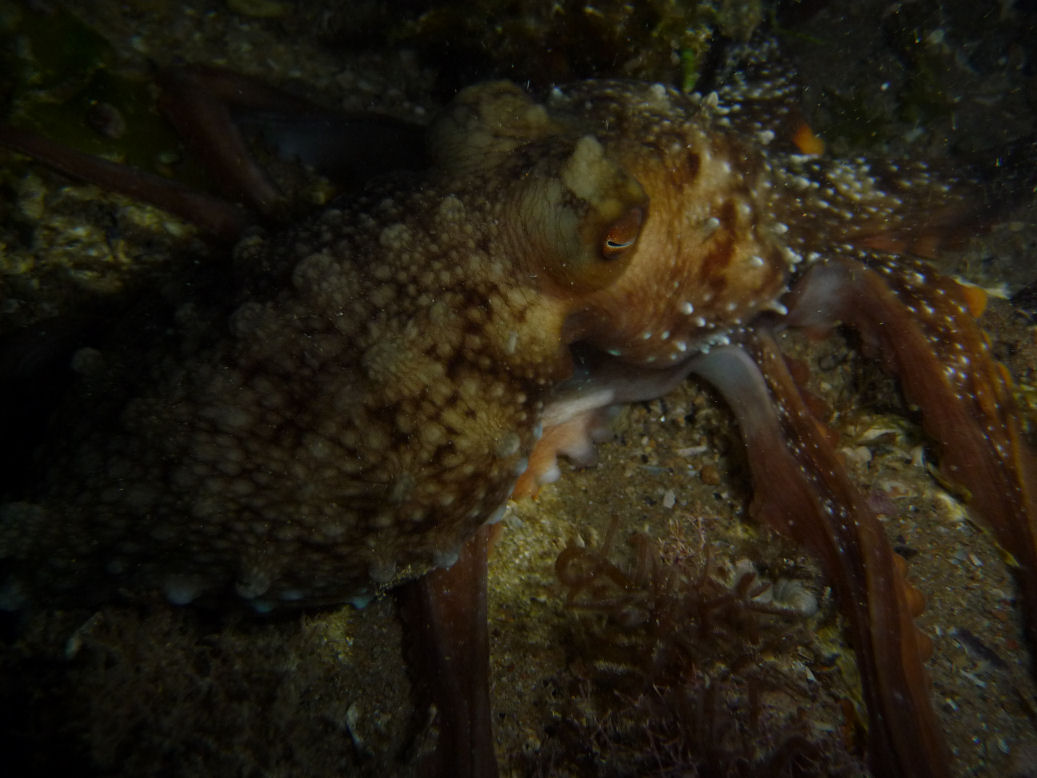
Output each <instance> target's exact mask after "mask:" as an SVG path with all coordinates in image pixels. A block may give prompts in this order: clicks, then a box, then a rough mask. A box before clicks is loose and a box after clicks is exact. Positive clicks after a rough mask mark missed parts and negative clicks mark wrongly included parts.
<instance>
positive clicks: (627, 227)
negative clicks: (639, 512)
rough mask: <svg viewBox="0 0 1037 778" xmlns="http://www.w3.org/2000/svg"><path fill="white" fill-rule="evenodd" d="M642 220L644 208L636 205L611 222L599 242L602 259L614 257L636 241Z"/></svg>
mask: <svg viewBox="0 0 1037 778" xmlns="http://www.w3.org/2000/svg"><path fill="white" fill-rule="evenodd" d="M643 221H644V209H643V208H641V207H640V206H637V207H634V208H631V209H630V210H628V211H627V212H626V213H625V214H623V215H622V216H620V217H619V218H618V219H616V220H615V221H614V222H612V224H610V225H609V226H608V229H607V230H605V237H604V239H603V240H602V242H601V256H602V259H606V260H611V259H616V258H617V257H619V256H621V255H622V254H623V252H625V251H626V250H627V249H629V248H631V247H632V246H633V245H634V244H635V243H637V236H638V235H639V234H640V233H641V223H642V222H643Z"/></svg>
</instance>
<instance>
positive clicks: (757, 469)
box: [692, 330, 948, 776]
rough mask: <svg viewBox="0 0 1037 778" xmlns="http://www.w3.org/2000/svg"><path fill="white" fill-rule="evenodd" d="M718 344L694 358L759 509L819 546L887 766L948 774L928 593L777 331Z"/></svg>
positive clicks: (874, 750) (881, 762)
mask: <svg viewBox="0 0 1037 778" xmlns="http://www.w3.org/2000/svg"><path fill="white" fill-rule="evenodd" d="M750 347H751V351H752V352H753V353H752V354H751V355H750V354H749V353H747V352H746V351H745V350H743V349H741V348H738V347H725V348H721V349H715V350H714V351H712V352H710V353H709V354H708V355H705V356H702V357H700V358H698V359H696V360H695V361H694V364H693V366H692V370H693V372H694V373H696V374H698V375H699V376H701V377H702V378H704V379H706V380H707V381H709V382H710V383H711V384H713V385H714V386H715V387H716V388H717V389H718V390H719V391H720V392H721V394H722V395H723V396H724V399H725V400H726V401H727V403H728V404H729V405H730V406H731V408H732V410H733V411H734V413H735V416H736V417H737V419H738V424H739V428H740V429H741V433H742V438H743V442H744V444H745V448H746V452H747V455H748V459H749V466H750V470H751V474H752V480H753V490H754V498H753V503H752V506H751V512H752V513H753V515H754V516H756V518H757V519H758V520H760V521H762V522H763V523H764V524H766V525H768V526H770V527H771V528H773V529H775V530H777V531H778V532H780V533H782V534H783V535H786V536H788V537H790V538H791V539H793V540H794V541H796V542H798V543H800V544H802V545H803V546H805V547H806V548H807V549H809V550H810V551H811V552H812V553H813V554H814V555H815V556H817V557H818V558H819V559H820V560H821V562H822V564H823V566H824V568H825V571H826V574H827V576H828V579H829V580H830V581H831V582H832V586H833V588H834V589H835V591H836V594H837V597H838V600H839V603H840V606H841V609H842V612H843V614H844V616H845V617H846V619H847V621H848V623H849V630H850V636H851V640H852V643H853V646H854V649H855V651H856V653H857V665H858V668H859V670H860V674H861V684H862V689H863V693H864V697H865V700H866V703H867V706H868V716H869V742H870V758H871V762H872V765H873V768H874V770H875V772H876V774H878V775H910V776H939V775H946V774H948V766H947V765H948V759H947V752H946V747H945V745H944V742H943V738H942V735H941V730H940V727H939V726H938V724H937V721H936V717H935V714H934V712H933V710H932V706H931V704H930V693H929V684H928V679H927V676H926V673H925V669H924V666H923V661H924V658H925V655H926V654H927V653H928V650H929V642H928V639H927V638H926V637H925V636H924V635H922V634H921V633H920V632H919V630H918V629H917V628H916V627H915V625H914V621H913V617H914V616H915V615H917V613H918V612H919V611H920V610H921V596H920V594H919V593H918V592H917V590H915V589H913V587H911V586H910V584H909V583H908V582H907V580H906V578H905V576H904V569H903V560H901V559H900V558H899V557H898V556H897V555H896V554H895V553H894V552H893V550H892V547H891V546H890V544H889V541H888V540H887V538H886V536H885V533H884V531H883V528H882V526H881V523H880V522H879V520H878V517H877V516H876V515H875V514H874V513H873V512H872V511H871V509H870V508H868V507H867V503H866V500H865V498H864V496H863V495H862V494H861V493H860V492H859V491H858V490H857V489H856V488H855V487H854V485H853V484H852V483H851V481H850V480H849V478H848V476H847V474H846V472H845V470H844V469H843V466H842V463H841V462H840V460H839V456H838V454H837V452H836V451H835V449H834V448H833V446H832V444H831V442H830V435H829V434H828V431H827V430H826V428H825V427H824V425H823V424H822V423H821V422H820V421H819V420H818V419H817V418H816V417H815V416H814V414H813V413H812V412H811V410H810V408H809V406H808V404H807V402H806V401H805V399H804V397H803V396H802V394H801V393H800V391H799V389H798V388H797V387H796V384H795V382H794V380H793V378H792V376H791V374H790V372H789V370H788V367H787V365H786V363H785V360H784V357H783V356H782V355H781V352H780V350H779V348H778V346H777V344H776V342H775V341H774V340H773V338H772V337H771V336H770V334H769V333H767V332H766V331H764V330H761V331H760V332H759V333H758V334H757V335H756V336H755V338H754V340H753V342H752V343H751V344H750Z"/></svg>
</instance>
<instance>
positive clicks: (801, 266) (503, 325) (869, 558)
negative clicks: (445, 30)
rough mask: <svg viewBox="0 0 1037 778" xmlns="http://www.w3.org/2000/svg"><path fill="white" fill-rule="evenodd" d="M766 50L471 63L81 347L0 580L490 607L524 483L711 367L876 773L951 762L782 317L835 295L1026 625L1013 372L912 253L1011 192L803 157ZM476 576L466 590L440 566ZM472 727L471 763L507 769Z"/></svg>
mask: <svg viewBox="0 0 1037 778" xmlns="http://www.w3.org/2000/svg"><path fill="white" fill-rule="evenodd" d="M770 54H773V51H772V50H771V49H769V48H768V47H762V48H758V49H755V50H753V51H751V52H749V53H745V54H743V59H742V60H740V61H739V63H738V66H737V70H736V71H734V70H733V72H732V76H731V78H730V79H729V81H728V82H727V83H726V84H725V85H724V86H722V87H720V88H719V89H718V90H717V91H716V92H713V93H710V94H709V95H700V94H684V93H681V92H680V91H678V90H675V89H673V88H671V87H668V86H665V85H661V84H648V83H640V82H631V81H614V80H598V81H586V82H579V83H573V84H569V85H564V86H560V87H557V88H555V89H553V90H551V91H550V92H549V93H548V94H547V95H546V96H544V97H543V98H542V99H539V98H536V97H533V96H531V95H530V94H529V93H527V92H526V91H524V90H523V89H521V88H520V87H518V86H516V85H514V84H512V83H508V82H490V83H483V84H478V85H475V86H472V87H469V88H467V89H465V90H463V91H462V92H461V93H460V94H459V95H458V96H457V97H456V98H455V99H454V100H453V102H452V103H451V104H450V105H449V106H448V107H447V108H446V109H445V110H444V111H443V112H442V114H441V115H440V116H439V117H438V118H437V119H436V120H435V121H434V122H433V124H432V125H431V126H430V127H429V129H428V131H427V144H428V149H429V152H428V153H429V159H430V160H431V162H430V164H429V166H428V168H427V169H425V170H423V171H421V172H420V173H417V174H413V175H405V174H397V175H390V176H387V177H384V178H380V179H378V180H376V181H373V182H371V183H370V184H369V185H368V186H366V187H365V188H364V189H363V190H362V191H361V192H359V193H356V194H354V195H351V196H349V197H348V198H346V199H343V200H341V201H337V202H335V203H333V204H331V205H330V206H329V207H327V208H325V209H324V210H322V211H321V212H320V213H318V214H317V215H315V216H313V217H312V218H310V219H309V220H307V221H305V222H304V223H301V224H299V225H296V226H294V227H293V228H291V229H288V230H286V231H283V232H281V233H278V234H267V233H265V232H261V231H254V232H251V233H248V234H247V235H246V236H245V237H244V238H243V239H242V240H241V241H240V243H239V244H238V245H237V247H236V249H235V251H234V259H233V275H234V280H235V283H234V284H233V286H232V287H230V288H223V289H220V290H219V294H218V295H214V296H212V297H213V299H210V300H207V302H205V303H198V304H192V305H189V306H185V307H184V308H182V309H180V310H178V311H177V312H176V315H175V318H174V323H173V324H172V325H170V326H168V327H166V328H165V330H164V331H163V332H162V334H161V335H159V336H156V337H155V339H154V343H152V344H149V345H148V347H147V349H146V353H145V354H143V355H141V354H139V353H134V354H133V355H132V356H120V355H117V354H109V353H102V352H97V351H90V352H88V353H83V354H79V355H77V361H78V362H79V363H80V364H79V368H78V369H79V372H80V376H81V377H80V382H81V384H82V386H81V389H80V391H81V392H82V393H83V394H84V395H85V396H86V397H88V398H91V399H92V401H93V403H94V405H95V406H96V413H94V414H83V413H77V414H75V415H74V416H71V417H62V418H61V421H62V427H61V436H60V440H58V441H55V442H54V443H53V444H52V445H51V446H50V448H48V449H47V453H46V456H47V461H48V463H49V466H48V468H47V470H46V472H45V473H44V474H43V476H42V478H41V479H40V481H39V482H38V483H36V484H33V485H32V487H31V488H29V489H27V490H26V492H25V494H23V495H20V496H19V499H17V500H15V501H11V502H8V503H7V504H5V505H3V506H2V507H0V560H2V563H3V571H4V573H5V575H6V576H7V577H6V581H5V583H4V586H3V601H4V604H5V605H6V606H7V607H9V608H17V607H23V606H24V605H25V604H26V603H29V602H33V601H41V600H42V601H50V602H99V601H104V600H107V599H111V598H115V597H119V596H127V593H128V594H129V596H133V595H134V594H138V595H142V594H143V593H147V592H153V591H159V592H162V593H163V594H164V596H165V598H166V599H168V601H170V602H171V603H175V604H179V605H187V604H196V605H199V606H214V607H224V606H225V605H226V604H228V603H230V604H232V605H233V604H240V605H244V606H246V607H247V608H248V609H250V610H253V611H256V612H259V613H266V612H270V611H272V610H275V609H284V608H288V607H291V608H300V607H315V606H321V605H327V604H337V603H344V602H352V603H354V604H356V605H363V604H365V603H366V602H368V601H370V599H371V598H372V597H375V596H377V595H378V594H380V593H382V592H385V591H387V590H389V589H393V588H395V587H398V586H400V585H402V584H405V583H406V582H408V581H412V580H414V579H419V578H420V579H422V580H423V581H429V582H432V583H431V586H430V589H431V590H432V591H438V592H439V596H438V599H437V598H436V597H433V598H432V601H431V602H430V603H425V604H424V605H419V606H418V607H419V608H420V607H424V608H426V609H427V610H428V611H429V612H431V613H433V614H435V613H437V612H438V611H437V608H444V607H445V608H446V611H448V613H447V615H441V616H435V615H432V616H428V617H427V618H428V620H429V621H435V620H436V619H437V618H439V619H441V620H442V621H443V622H444V623H446V624H448V625H453V627H454V628H455V630H457V629H460V630H462V631H463V630H468V629H477V628H478V625H477V624H476V625H473V624H471V623H468V622H471V621H472V620H473V619H474V621H476V622H477V621H478V620H479V619H480V618H483V619H484V618H485V616H484V612H483V611H481V610H480V606H479V605H478V603H476V605H475V606H472V605H471V603H472V600H473V598H474V599H475V600H476V601H477V600H478V598H479V594H478V592H479V587H480V586H481V587H485V554H486V546H487V543H488V535H489V528H491V527H492V526H493V525H494V524H495V523H497V522H498V521H499V519H500V518H501V516H502V515H503V513H504V512H505V510H506V508H507V505H508V502H509V499H511V497H512V495H514V494H516V493H518V494H524V493H530V492H534V491H536V490H537V489H538V488H540V487H541V486H543V484H545V483H548V482H550V481H551V480H553V479H554V478H555V477H556V476H557V464H556V459H557V457H558V456H559V455H568V456H573V457H575V458H583V457H585V456H586V455H587V451H588V449H589V447H590V446H591V445H592V443H591V440H592V438H593V437H594V435H595V434H596V431H597V430H598V428H599V427H600V424H601V419H602V415H603V413H604V411H605V410H607V409H609V408H610V407H613V406H615V405H617V404H621V403H629V402H633V401H638V400H644V399H649V398H653V397H658V396H660V395H663V394H665V393H666V392H668V391H670V390H671V389H672V388H673V387H674V386H675V385H676V384H678V383H679V382H681V381H683V380H684V379H685V378H686V377H687V376H689V375H692V376H696V377H698V378H699V379H701V380H703V381H705V382H706V383H708V384H709V385H710V386H712V387H714V388H715V390H716V391H717V392H718V393H719V395H720V396H722V397H723V399H724V400H725V401H726V403H727V404H728V405H729V406H730V408H731V410H732V411H733V413H734V416H735V418H736V419H737V423H738V426H739V429H740V434H741V436H742V439H743V441H744V446H745V453H746V458H747V461H748V464H749V469H750V472H751V478H752V487H753V493H754V498H753V502H752V505H751V508H750V512H751V514H752V515H753V516H754V517H755V518H756V519H757V520H758V521H760V522H761V523H762V524H764V525H765V526H767V527H769V528H771V529H772V530H773V531H775V532H777V533H779V534H781V535H784V536H786V537H788V538H790V539H791V540H793V541H795V542H796V543H798V544H800V545H802V546H803V547H804V548H806V549H807V550H808V551H810V552H811V553H812V554H813V555H815V556H816V557H817V559H818V560H819V561H820V564H821V565H822V568H823V570H824V572H825V574H826V576H827V579H828V581H829V582H830V585H831V586H832V587H833V590H834V591H835V593H836V596H837V599H838V602H839V605H840V609H841V612H842V614H843V616H844V618H845V621H846V624H847V629H848V632H849V635H850V642H851V644H852V646H853V648H854V650H855V652H856V656H857V663H858V668H859V672H860V676H861V689H862V694H863V696H864V698H865V702H866V704H867V710H868V717H869V722H868V748H869V754H870V761H871V765H872V769H873V770H874V771H875V773H876V774H882V775H912V776H923V775H925V776H928V775H944V774H947V773H948V771H949V757H948V751H947V747H946V745H945V743H944V741H943V737H942V735H941V732H940V728H939V726H938V724H937V721H936V717H935V714H934V712H933V709H932V703H931V700H930V697H931V695H930V689H929V685H928V681H927V677H926V671H925V666H924V662H925V659H926V658H927V656H928V655H929V653H930V651H931V646H930V643H929V641H928V639H927V638H926V636H925V635H924V634H923V633H922V632H921V631H920V630H919V629H918V628H917V627H916V625H915V622H914V619H915V617H916V616H917V615H918V614H919V613H920V612H921V610H922V607H923V602H924V600H923V597H922V595H921V593H920V592H919V591H918V590H917V589H915V587H913V586H912V585H911V583H910V580H909V574H908V567H907V564H906V563H905V561H904V560H903V559H902V558H901V557H899V556H898V555H897V554H896V553H895V552H894V551H893V548H892V546H891V544H890V541H889V539H888V538H887V537H886V535H885V532H884V530H883V527H882V525H881V523H880V521H879V519H878V517H877V515H876V513H875V511H874V510H873V508H872V507H871V506H870V505H869V503H868V501H867V500H866V499H865V497H864V496H863V494H862V493H861V492H860V490H859V489H858V488H857V487H856V486H855V485H854V484H853V482H852V481H851V480H850V478H849V476H848V475H847V471H846V468H845V466H844V464H843V462H842V460H841V456H840V454H839V453H838V450H837V447H836V445H835V442H834V440H833V437H832V434H831V433H830V431H829V430H828V429H827V428H826V426H825V424H824V422H823V420H822V418H821V414H819V412H818V410H817V407H816V404H814V403H812V401H811V397H810V396H809V393H807V392H806V391H805V390H804V389H802V388H801V384H802V381H801V380H800V378H801V376H798V375H797V371H796V370H795V366H794V365H791V364H790V362H789V360H788V359H786V357H785V356H784V355H783V354H782V351H781V349H780V347H779V345H778V340H777V334H778V333H780V332H781V331H783V330H786V329H790V328H803V329H808V330H809V331H811V332H814V333H818V332H824V331H827V330H830V329H832V328H833V327H835V326H836V325H837V324H842V325H846V326H848V327H850V328H852V329H854V330H856V332H857V333H859V337H860V340H861V346H862V349H863V350H864V351H865V352H866V353H868V354H871V355H874V356H875V357H876V358H877V359H878V360H879V361H880V362H881V364H882V365H883V366H884V368H885V369H887V370H888V371H889V372H890V373H891V374H893V375H894V376H895V377H896V378H897V379H898V380H899V382H900V386H901V387H902V391H903V392H904V395H905V397H906V398H907V399H908V401H909V402H910V403H911V404H912V405H913V406H917V407H919V408H920V409H921V411H922V419H923V425H924V429H925V431H926V433H927V435H928V436H929V437H930V439H931V441H932V445H933V447H934V449H935V451H936V452H937V454H938V458H939V468H940V476H941V478H942V479H944V480H945V481H946V482H947V483H949V484H953V485H954V486H955V488H956V489H957V490H959V492H960V493H961V494H963V495H965V496H966V498H967V502H968V505H969V508H970V510H971V511H972V512H973V513H974V515H975V516H976V517H977V518H978V519H979V520H981V521H983V522H984V523H985V524H986V525H987V526H988V527H989V529H990V531H991V533H993V535H994V537H995V538H996V540H997V542H998V543H999V544H1000V546H1001V547H1002V548H1003V549H1004V550H1005V551H1006V552H1007V553H1009V554H1010V555H1011V557H1012V559H1013V562H1014V565H1015V569H1016V571H1017V578H1018V583H1019V589H1020V593H1021V602H1022V609H1023V612H1024V614H1025V618H1026V624H1027V634H1028V638H1029V640H1030V643H1031V645H1033V644H1034V643H1035V639H1037V634H1035V633H1037V537H1035V523H1034V522H1035V516H1037V506H1035V503H1034V500H1035V497H1034V488H1035V487H1037V470H1035V464H1034V459H1033V454H1032V451H1031V449H1030V447H1029V444H1028V442H1027V440H1026V435H1025V433H1024V429H1023V425H1022V422H1021V418H1020V414H1019V411H1018V409H1017V407H1016V403H1015V400H1014V398H1013V386H1012V384H1011V381H1010V378H1009V376H1008V374H1007V371H1006V370H1005V369H1004V368H1003V367H1002V366H1001V365H1000V364H999V363H998V362H997V361H996V360H995V358H994V357H993V355H992V353H991V349H990V346H989V344H988V342H987V339H986V338H985V336H984V334H983V333H982V331H981V330H980V328H979V326H978V325H977V323H976V317H977V316H978V315H979V313H980V312H981V311H982V309H983V305H984V295H983V293H982V292H981V291H979V290H978V289H976V288H974V287H970V286H967V285H964V284H962V283H960V282H958V281H955V280H952V279H950V278H947V277H944V276H942V275H940V274H939V273H938V272H937V271H936V270H935V269H933V268H932V267H931V266H930V265H928V264H927V263H926V262H925V261H924V260H923V259H920V258H918V257H917V255H928V254H931V253H932V252H933V251H935V250H936V249H937V248H938V247H939V245H940V243H941V242H942V241H946V240H949V239H951V238H952V237H953V236H954V235H955V234H956V232H957V231H958V230H959V229H960V228H961V227H962V226H963V225H965V226H966V227H967V226H968V225H970V224H976V223H978V222H981V221H982V220H983V219H989V218H993V215H994V213H995V211H996V207H995V204H994V203H993V202H992V199H991V196H989V195H988V192H989V191H990V185H989V183H988V182H987V180H986V179H985V177H984V176H985V173H984V172H983V171H980V170H976V171H958V172H955V173H952V172H949V171H946V170H941V169H940V168H938V167H937V166H935V165H931V164H927V163H925V162H922V161H917V160H869V159H864V158H856V159H843V160H840V159H830V158H826V157H822V156H817V155H815V154H808V153H804V152H803V151H802V150H800V149H799V148H797V147H796V146H795V145H794V144H793V143H792V142H791V140H790V139H791V137H792V136H793V134H794V133H793V130H794V128H795V125H796V117H797V115H798V114H797V112H796V94H797V93H796V89H795V88H794V86H793V84H792V82H791V77H790V76H789V74H788V73H787V72H786V71H785V70H784V69H782V68H780V67H778V66H775V65H773V64H772V63H771V61H770V59H769V58H768V55H770ZM1017 153H1018V154H1021V155H1024V156H1023V157H1022V159H1024V160H1031V163H1030V164H1029V165H1028V166H1026V165H1024V166H1020V167H1023V168H1026V167H1029V168H1030V169H1032V148H1031V147H1027V146H1025V145H1024V146H1022V147H1020V149H1019V150H1018V151H1017ZM1013 185H1015V186H1019V184H1018V182H1015V183H1014V184H1013ZM1026 185H1032V182H1025V183H1023V184H1022V186H1026ZM99 419H100V421H99ZM480 565H482V568H481V569H480ZM455 572H456V575H457V578H458V579H459V580H460V581H461V583H460V584H459V585H460V586H461V587H462V588H463V589H464V590H463V591H461V593H460V594H458V592H457V586H458V585H457V584H454V583H447V584H444V585H442V586H440V585H439V584H437V583H435V582H437V581H440V580H446V581H448V582H449V581H452V580H453V579H451V578H450V576H451V575H452V574H455ZM480 576H481V579H480ZM437 587H438V588H437ZM444 591H445V592H447V595H446V596H443V594H442V593H443V592H444ZM482 591H483V592H484V588H483V590H482ZM451 595H457V596H458V597H459V598H460V601H461V605H455V606H453V610H450V607H449V606H443V605H442V603H443V602H444V600H449V597H450V596H451ZM482 596H483V598H484V594H483V595H482ZM481 608H485V602H484V601H483V602H482V605H481ZM466 609H469V610H467V611H466ZM459 613H460V615H459ZM466 618H467V619H468V622H465V623H464V624H462V625H461V626H458V624H459V623H460V622H464V621H465V619H466ZM464 639H465V640H467V635H465V636H464ZM462 642H463V641H462ZM476 642H478V641H476ZM478 650H479V649H477V652H478ZM481 661H483V662H484V661H485V660H484V659H482V660H481ZM446 663H447V664H448V665H449V664H450V661H449V658H448V660H447V662H446ZM453 671H454V672H455V673H456V674H458V675H463V673H464V671H465V668H463V667H461V668H457V667H454V668H453ZM483 674H484V673H483ZM475 675H479V673H478V672H477V673H475ZM473 695H474V702H473V701H471V700H469V701H468V702H462V703H459V705H461V706H462V707H463V706H464V705H469V706H470V707H471V708H472V709H473V710H474V713H470V714H469V716H470V718H471V720H472V721H474V722H475V724H473V725H472V726H473V728H474V729H476V730H479V729H483V728H487V727H488V726H489V724H488V713H487V711H486V710H485V709H484V707H485V706H484V700H483V699H482V697H484V696H485V690H483V691H482V692H479V691H478V690H477V691H475V692H473ZM462 728H463V727H462ZM463 737H468V735H463ZM481 747H482V748H483V749H484V752H483V753H482V754H481V755H480V756H477V757H476V758H475V764H474V766H473V765H469V766H468V769H470V771H471V772H472V773H473V774H493V773H494V772H495V767H494V766H493V756H492V752H491V753H490V754H489V755H487V754H486V753H485V748H486V746H485V744H483V746H481Z"/></svg>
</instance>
